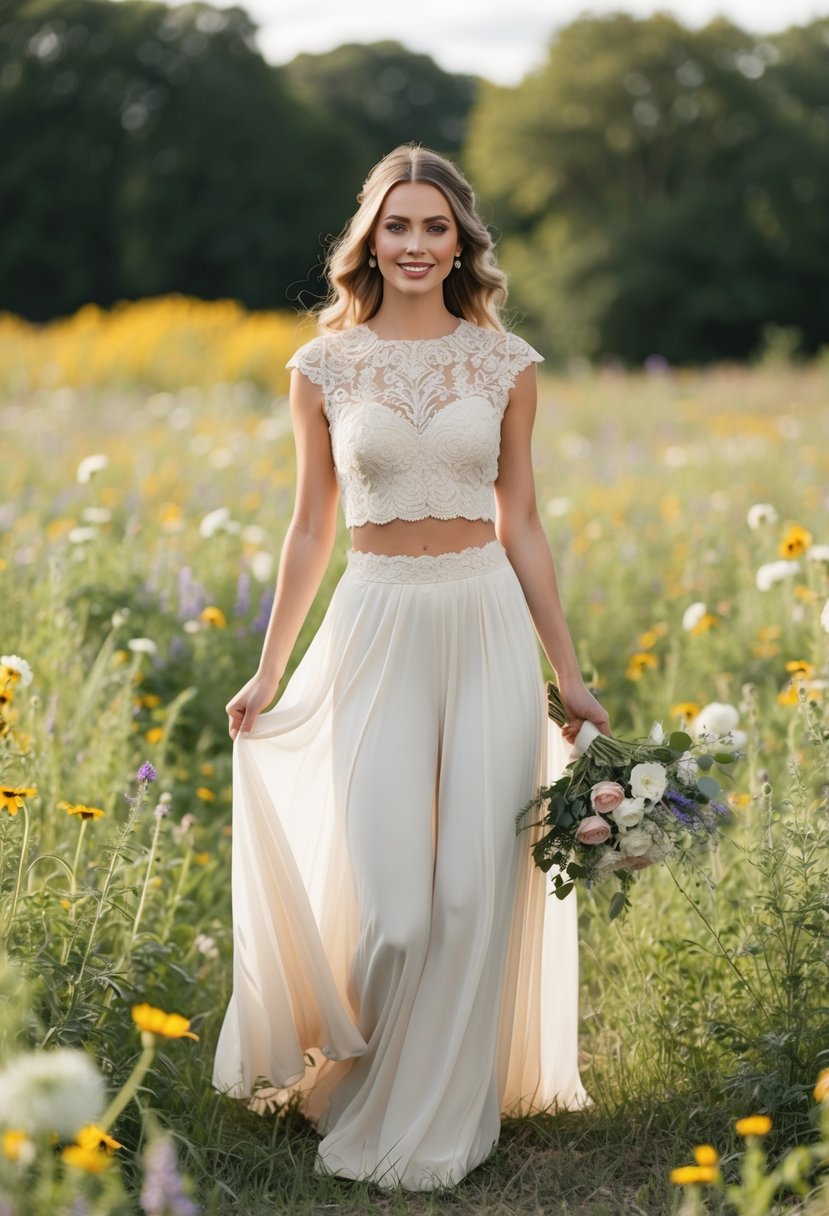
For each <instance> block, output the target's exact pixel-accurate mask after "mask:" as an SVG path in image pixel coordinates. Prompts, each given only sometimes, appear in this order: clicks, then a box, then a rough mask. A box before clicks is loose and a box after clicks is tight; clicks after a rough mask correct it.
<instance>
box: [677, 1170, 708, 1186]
mask: <svg viewBox="0 0 829 1216" xmlns="http://www.w3.org/2000/svg"><path fill="white" fill-rule="evenodd" d="M716 1178H717V1171H716V1168H715V1167H714V1166H713V1165H680V1166H677V1168H676V1169H675V1170H671V1182H675V1183H676V1184H677V1186H688V1184H689V1183H692V1182H714V1181H716Z"/></svg>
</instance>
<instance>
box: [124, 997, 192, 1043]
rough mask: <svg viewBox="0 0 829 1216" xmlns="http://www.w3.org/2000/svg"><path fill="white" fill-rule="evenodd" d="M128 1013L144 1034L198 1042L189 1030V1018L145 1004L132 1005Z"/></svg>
mask: <svg viewBox="0 0 829 1216" xmlns="http://www.w3.org/2000/svg"><path fill="white" fill-rule="evenodd" d="M130 1012H131V1014H132V1020H133V1021H134V1022H135V1024H136V1026H137V1027H138V1029H139V1030H141V1031H143V1032H145V1033H146V1034H152V1035H157V1036H160V1037H161V1038H164V1039H195V1040H198V1037H199V1036H198V1035H197V1034H193V1032H192V1030H191V1029H190V1020H189V1018H186V1017H184V1016H183V1015H182V1014H180V1013H165V1012H164V1010H163V1009H157V1008H156V1007H155V1005H148V1004H146V1002H145V1003H143V1004H141V1005H133V1007H132V1009H131V1011H130Z"/></svg>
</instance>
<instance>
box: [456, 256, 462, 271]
mask: <svg viewBox="0 0 829 1216" xmlns="http://www.w3.org/2000/svg"><path fill="white" fill-rule="evenodd" d="M460 268H461V260H460V258H455V269H456V270H460Z"/></svg>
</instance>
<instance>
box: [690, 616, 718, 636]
mask: <svg viewBox="0 0 829 1216" xmlns="http://www.w3.org/2000/svg"><path fill="white" fill-rule="evenodd" d="M719 623H720V618H719V617H717V616H715V615H714V613H713V612H703V614H702V616H701V617H700V618H699V620H698V621H696V622H695V623H694V624H693V625H692V626H691V628H690V629H689V630H688V632H689V633H705V632H706V630H708V629H710V628H711V626H712V625H718V624H719Z"/></svg>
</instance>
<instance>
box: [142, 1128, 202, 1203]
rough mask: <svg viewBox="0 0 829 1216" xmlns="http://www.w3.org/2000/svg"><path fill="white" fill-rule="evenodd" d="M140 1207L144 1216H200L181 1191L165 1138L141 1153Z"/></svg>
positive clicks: (173, 1153) (170, 1145)
mask: <svg viewBox="0 0 829 1216" xmlns="http://www.w3.org/2000/svg"><path fill="white" fill-rule="evenodd" d="M144 1165H145V1173H144V1185H143V1186H142V1187H141V1195H140V1200H141V1206H142V1208H143V1209H144V1211H145V1213H146V1216H200V1213H201V1208H200V1207H199V1205H198V1204H197V1203H195V1202H194V1201H193V1200H192V1199H191V1198H190V1196H189V1195H188V1194H187V1192H186V1191H185V1189H184V1185H183V1183H182V1180H181V1177H180V1175H179V1172H178V1165H177V1162H176V1150H175V1145H174V1144H173V1141H172V1140H171V1139H170V1137H169V1136H160V1137H159V1138H158V1139H157V1140H153V1141H152V1143H151V1144H149V1145H148V1146H147V1148H146V1149H145V1150H144Z"/></svg>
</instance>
